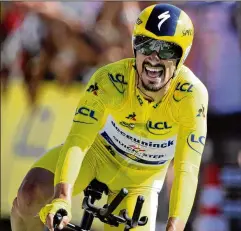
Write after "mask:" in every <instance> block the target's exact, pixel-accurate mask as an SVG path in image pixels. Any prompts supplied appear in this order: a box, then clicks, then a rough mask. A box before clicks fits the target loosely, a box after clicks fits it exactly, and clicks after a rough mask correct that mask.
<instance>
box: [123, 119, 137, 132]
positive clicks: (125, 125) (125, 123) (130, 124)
mask: <svg viewBox="0 0 241 231" xmlns="http://www.w3.org/2000/svg"><path fill="white" fill-rule="evenodd" d="M120 124H121V125H122V126H124V127H127V128H129V129H130V130H133V129H134V127H135V124H133V123H127V122H125V121H121V122H120Z"/></svg>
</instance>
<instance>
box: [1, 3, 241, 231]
mask: <svg viewBox="0 0 241 231" xmlns="http://www.w3.org/2000/svg"><path fill="white" fill-rule="evenodd" d="M154 3H155V2H154V1H153V2H150V1H148V2H145V1H140V2H138V1H135V2H126V1H125V2H117V1H116V2H115V1H107V2H106V1H96V2H94V1H85V2H84V1H76V2H71V1H63V2H29V1H24V2H21V1H20V2H1V34H0V42H1V70H0V71H1V72H0V77H1V91H2V93H3V94H2V96H4V95H7V93H8V86H9V83H10V81H11V80H12V79H15V80H18V81H20V82H21V83H23V84H25V86H26V91H27V93H28V99H29V104H30V105H34V104H35V103H36V102H37V99H38V89H39V87H40V85H41V83H42V81H47V80H53V81H56V82H57V83H58V84H59V85H60V86H63V87H65V86H68V85H69V84H72V83H74V82H75V81H81V82H82V83H83V84H85V83H86V82H87V81H88V79H89V78H90V76H91V74H92V73H93V72H94V71H95V70H96V69H97V68H98V67H99V66H102V65H104V64H107V63H110V62H114V61H117V60H120V59H122V58H128V57H132V56H133V54H132V47H131V36H132V29H133V25H134V23H135V20H136V18H137V15H138V14H139V13H140V11H141V10H142V9H144V8H145V7H146V6H149V5H151V4H154ZM166 3H172V4H175V5H177V6H178V7H180V8H182V9H183V10H185V11H186V12H187V14H189V16H190V17H191V19H192V20H193V23H194V27H195V38H194V43H193V47H192V50H191V52H190V55H189V57H188V59H187V61H186V65H187V66H188V67H189V68H190V69H191V70H192V71H193V72H194V73H195V74H196V75H197V76H198V77H199V78H200V79H201V80H202V81H203V82H204V84H205V85H206V86H207V88H208V91H209V97H210V101H209V120H208V132H209V133H208V134H209V138H211V139H212V150H213V151H212V152H213V157H212V158H210V159H209V162H215V163H218V164H220V165H221V166H224V165H225V163H235V162H237V159H239V162H240V166H241V161H240V159H241V151H240V150H241V143H240V140H241V116H240V113H241V2H235V1H231V2H230V1H229V2H218V1H217V2H216V1H210V2H202V1H195V2H189V1H185V2H180V1H178V2H172V1H169V2H167V1H166ZM218 128H219V129H220V132H218V133H217V129H218ZM238 140H239V141H238ZM229 143H231V144H229ZM209 148H210V146H209V145H207V150H206V152H207V153H208V152H209V151H208V150H209ZM238 152H239V157H238V158H237V155H238ZM232 153H236V154H232ZM234 156H235V157H234ZM204 161H205V160H204ZM207 162H208V161H207ZM226 172H227V171H226ZM172 177H173V176H172V174H171V173H170V174H168V178H167V184H166V185H165V187H164V190H163V192H164V194H162V195H161V196H162V197H164V198H166V197H167V196H168V195H169V192H170V187H171V182H172ZM239 177H241V174H240V176H239ZM240 182H241V181H240ZM240 198H241V195H240ZM161 201H162V206H161V207H160V211H159V215H158V219H159V220H160V221H162V220H163V221H165V220H166V217H165V216H167V214H165V216H163V215H162V214H163V213H164V212H163V211H164V210H165V211H166V210H167V206H168V203H166V204H164V202H163V201H168V200H163V199H162V200H161ZM240 203H241V199H240ZM239 209H240V210H241V205H240V208H239ZM161 210H163V211H161ZM240 214H241V212H240ZM235 227H241V221H240V226H237V225H236V226H235ZM196 230H198V229H196ZM205 230H208V229H205ZM214 230H215V231H217V229H215V228H214ZM222 230H228V229H224V228H223V229H221V228H220V229H219V231H222ZM234 230H235V228H234V229H232V231H234ZM237 230H238V229H237Z"/></svg>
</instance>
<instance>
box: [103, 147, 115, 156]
mask: <svg viewBox="0 0 241 231" xmlns="http://www.w3.org/2000/svg"><path fill="white" fill-rule="evenodd" d="M105 148H106V149H107V150H108V151H109V153H110V154H111V155H112V156H115V152H114V150H113V149H112V147H111V146H110V145H105Z"/></svg>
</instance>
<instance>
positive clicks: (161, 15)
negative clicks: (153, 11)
mask: <svg viewBox="0 0 241 231" xmlns="http://www.w3.org/2000/svg"><path fill="white" fill-rule="evenodd" d="M170 17H171V15H170V14H169V11H166V12H164V13H162V14H160V15H159V16H158V19H160V20H161V21H160V22H159V23H158V25H157V27H158V30H159V31H161V25H162V24H163V23H164V22H165V21H166V20H167V19H169V18H170Z"/></svg>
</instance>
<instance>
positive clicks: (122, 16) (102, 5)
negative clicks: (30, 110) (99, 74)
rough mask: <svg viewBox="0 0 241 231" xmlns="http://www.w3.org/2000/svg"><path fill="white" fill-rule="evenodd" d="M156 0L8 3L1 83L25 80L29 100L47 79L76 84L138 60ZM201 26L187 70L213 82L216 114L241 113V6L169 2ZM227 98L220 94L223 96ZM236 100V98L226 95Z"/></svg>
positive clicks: (3, 11) (4, 8)
mask: <svg viewBox="0 0 241 231" xmlns="http://www.w3.org/2000/svg"><path fill="white" fill-rule="evenodd" d="M152 3H155V2H142V1H141V2H138V1H136V2H126V1H125V2H104V1H96V2H93V1H86V2H84V1H79V2H71V1H63V2H29V1H24V2H1V21H2V23H1V82H2V89H3V91H6V90H7V86H8V81H9V78H10V77H11V75H12V71H13V70H16V69H17V70H21V74H19V73H18V74H17V75H16V74H15V73H14V74H13V76H15V77H16V76H18V78H23V80H24V82H25V83H26V86H27V89H28V93H29V99H30V103H34V102H35V101H36V97H37V92H38V86H39V84H40V83H41V81H42V80H44V79H54V80H57V81H58V83H59V84H61V85H66V84H70V83H71V82H73V81H74V80H80V81H81V80H82V81H84V78H86V79H88V77H89V76H90V75H91V73H93V71H94V70H95V69H96V68H97V67H98V66H101V65H104V64H106V63H109V62H114V61H116V60H119V59H122V58H126V57H132V48H131V35H132V28H133V24H134V22H135V20H136V18H137V15H138V14H139V12H140V11H141V10H142V9H143V8H145V7H146V6H148V5H150V4H152ZM169 3H173V4H176V5H178V6H179V7H181V8H183V9H184V10H185V11H186V12H187V13H188V14H189V15H190V17H191V18H192V20H193V23H194V26H195V40H194V44H193V48H192V52H191V54H190V56H189V58H188V60H187V65H188V66H189V67H190V68H191V69H192V70H193V71H194V73H195V74H196V75H197V76H199V77H200V79H201V80H202V81H203V82H204V83H205V84H206V86H207V87H208V90H209V94H210V109H211V111H212V112H214V113H233V112H237V111H239V112H240V111H241V106H240V105H241V91H240V86H241V78H240V73H241V69H240V68H241V51H240V50H241V26H240V25H241V23H240V22H241V6H240V5H241V3H240V2H211V3H208V2H201V1H196V2H188V1H186V2H169ZM220 93H221V94H220ZM227 95H229V97H226V96H227Z"/></svg>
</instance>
